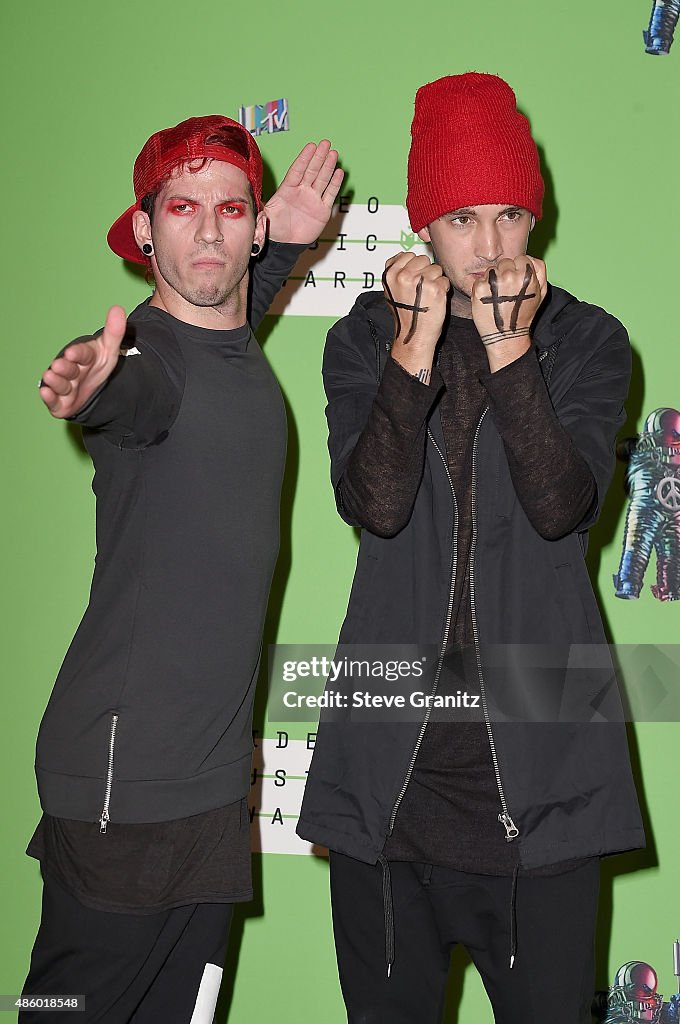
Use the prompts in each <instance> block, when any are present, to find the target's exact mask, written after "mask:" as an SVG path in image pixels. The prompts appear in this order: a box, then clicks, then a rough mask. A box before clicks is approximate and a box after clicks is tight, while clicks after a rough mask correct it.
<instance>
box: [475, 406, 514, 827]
mask: <svg viewBox="0 0 680 1024" xmlns="http://www.w3.org/2000/svg"><path fill="white" fill-rule="evenodd" d="M488 411H489V407H488V405H487V407H486V409H485V410H484V412H483V413H482V415H481V418H480V420H479V423H478V424H477V430H476V431H475V439H474V442H473V445H472V501H471V513H472V539H471V541H470V571H469V582H470V612H471V615H472V636H473V638H474V642H475V656H476V659H477V675H478V676H479V692H480V695H481V698H482V709H483V711H484V721H485V723H486V731H487V735H488V737H489V747H490V748H491V760H492V761H493V770H494V774H495V776H496V786H497V787H498V795H499V797H500V801H501V807H502V809H503V810H502V812H501V814H499V815H498V820H499V821H500V823H501V825H502V826H503V828H504V829H505V839H506V841H507V842H512V840H513V839H516V838H517V836H518V835H519V829H518V828H517V826H516V825H515V823H514V821H513V820H512V817H511V815H510V812H509V810H508V805H507V802H506V799H505V793H504V792H503V782H502V780H501V771H500V767H499V764H498V754H497V752H496V743H495V741H494V738H493V730H492V728H491V719H490V718H489V707H488V704H487V700H486V690H485V688H484V674H483V672H482V659H481V654H480V650H479V632H478V629H477V613H476V609H475V551H476V548H477V505H476V495H475V488H476V484H477V445H478V441H479V431H480V428H481V426H482V421H483V420H484V417H485V416H486V414H487V413H488Z"/></svg>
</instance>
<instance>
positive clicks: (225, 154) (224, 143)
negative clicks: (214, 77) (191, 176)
mask: <svg viewBox="0 0 680 1024" xmlns="http://www.w3.org/2000/svg"><path fill="white" fill-rule="evenodd" d="M206 158H210V159H212V160H222V161H224V163H228V164H233V165H234V167H238V168H239V169H240V170H242V171H243V173H244V174H245V176H246V178H247V179H248V181H249V182H250V185H251V187H252V190H253V194H254V196H255V203H256V205H257V209H258V211H259V210H261V209H262V156H261V154H260V150H259V149H258V146H257V143H256V142H255V139H254V138H253V136H252V135H251V134H250V132H249V131H248V129H247V128H244V127H243V125H242V124H239V122H238V121H232V119H231V118H230V117H223V116H222V115H221V114H211V115H209V116H207V117H190V118H189V119H188V120H186V121H182V122H180V124H177V125H175V127H174V128H165V129H164V130H163V131H160V132H156V133H155V135H152V136H151V138H150V139H148V140H147V141H146V142H145V143H144V147H143V149H142V151H141V153H140V154H139V156H138V157H137V159H136V160H135V166H134V171H133V173H132V184H133V187H134V190H135V198H136V202H135V203H134V204H133V205H132V206H131V207H130V208H129V209H127V210H126V211H125V213H123V214H121V216H120V217H119V218H118V220H117V221H116V222H115V223H114V224H113V225H112V226H111V228H110V230H109V233H108V235H107V236H106V240H107V242H108V243H109V246H110V248H111V249H113V251H114V252H115V253H116V255H117V256H120V257H122V259H124V260H129V261H130V262H131V263H141V264H142V266H148V264H149V260H148V259H147V257H146V256H144V255H143V253H142V252H141V250H140V248H139V246H138V245H137V242H136V241H135V235H134V231H133V230H132V215H133V213H134V212H135V210H139V209H141V200H142V198H143V197H144V196H145V195H148V193H150V192H155V191H156V190H157V189H158V186H159V185H160V184H161V183H162V182H163V181H165V180H166V178H168V177H169V175H170V174H171V173H172V171H173V170H174V169H175V168H176V167H179V166H181V165H182V164H184V163H187V162H188V161H190V160H202V159H206Z"/></svg>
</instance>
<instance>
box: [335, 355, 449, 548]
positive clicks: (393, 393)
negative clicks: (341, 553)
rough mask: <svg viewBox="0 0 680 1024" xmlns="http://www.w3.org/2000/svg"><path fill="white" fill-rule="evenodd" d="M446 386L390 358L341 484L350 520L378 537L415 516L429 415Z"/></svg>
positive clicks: (388, 534)
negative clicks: (424, 380)
mask: <svg viewBox="0 0 680 1024" xmlns="http://www.w3.org/2000/svg"><path fill="white" fill-rule="evenodd" d="M441 387H442V382H441V378H440V377H439V374H438V372H437V371H435V372H434V374H433V379H432V382H431V384H430V385H429V386H427V385H425V384H423V383H421V382H420V381H418V380H417V379H416V378H415V377H413V376H411V375H410V374H409V373H408V372H407V371H406V370H404V369H403V367H401V366H400V365H399V364H398V363H397V362H396V361H395V360H394V359H388V361H387V364H386V367H385V372H384V374H383V378H382V381H381V384H380V387H379V389H378V393H377V395H376V397H375V400H374V403H373V408H372V410H371V413H370V415H369V418H368V422H367V423H366V426H365V427H364V430H363V431H362V433H361V435H360V437H359V440H358V441H357V443H356V445H355V447H354V450H353V452H352V454H351V455H350V457H349V460H348V462H347V465H346V467H345V470H344V472H343V474H342V477H341V479H340V483H339V484H338V490H339V495H338V496H339V499H340V501H341V502H342V506H343V508H344V510H345V512H346V513H347V514H348V516H349V518H351V519H352V520H354V521H355V522H357V523H359V524H360V525H361V526H363V527H365V528H366V529H367V530H370V531H371V533H375V534H377V535H378V536H385V537H389V536H393V535H394V534H395V533H398V532H399V530H400V529H402V528H403V527H404V526H405V525H406V523H407V522H408V518H409V516H410V514H411V510H412V508H413V503H414V501H415V497H416V492H417V490H418V485H419V483H420V479H421V476H422V472H423V463H424V460H425V447H426V439H427V417H428V415H429V413H430V410H431V409H432V406H433V405H434V403H435V401H436V399H437V397H438V395H439V392H440V390H441Z"/></svg>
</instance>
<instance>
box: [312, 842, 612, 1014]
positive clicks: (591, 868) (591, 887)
mask: <svg viewBox="0 0 680 1024" xmlns="http://www.w3.org/2000/svg"><path fill="white" fill-rule="evenodd" d="M330 866H331V871H330V875H331V897H332V903H333V929H334V933H335V946H336V952H337V958H338V968H339V972H340V983H341V986H342V992H343V996H344V999H345V1005H346V1007H347V1019H348V1021H349V1022H350V1024H439V1022H440V1021H441V1018H442V1010H443V1005H444V997H445V990H446V980H447V975H448V971H449V961H450V956H451V950H452V949H453V947H454V946H455V945H456V944H457V943H460V944H461V945H463V946H464V947H465V948H466V949H467V951H468V953H469V954H470V957H471V958H472V960H473V962H474V964H475V966H476V968H477V970H478V971H479V973H480V975H481V977H482V981H483V982H484V987H485V988H486V991H487V994H488V996H489V999H490V1001H491V1004H492V1006H493V1011H494V1019H495V1021H496V1022H497V1024H546V1022H547V1021H549V1022H550V1024H590V1021H591V1016H590V1004H591V1000H592V998H593V989H594V983H595V978H594V973H595V968H594V956H593V944H594V933H595V918H596V912H597V899H598V890H599V862H598V861H597V860H593V861H590V862H588V863H587V864H586V865H585V866H583V867H581V868H578V869H576V870H574V871H570V872H566V873H564V874H560V875H554V876H551V877H543V878H536V877H533V878H532V877H520V878H518V879H517V889H516V900H515V924H516V938H517V943H516V957H515V962H514V966H513V967H512V968H510V946H511V934H510V932H511V926H510V919H511V893H512V880H511V879H510V878H501V877H496V876H492V875H473V874H467V873H466V872H462V871H453V870H451V869H449V868H440V867H433V866H431V865H425V864H406V863H392V864H391V865H390V868H391V879H392V900H393V907H394V937H395V950H394V964H393V967H392V971H391V975H390V977H389V978H388V977H387V970H386V959H385V901H384V899H383V874H382V869H381V867H380V865H379V864H377V865H375V866H371V865H367V864H363V863H361V862H360V861H357V860H353V859H352V858H350V857H345V856H342V855H341V854H336V853H331V858H330Z"/></svg>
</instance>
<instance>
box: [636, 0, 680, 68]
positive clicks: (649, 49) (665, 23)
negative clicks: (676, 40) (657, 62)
mask: <svg viewBox="0 0 680 1024" xmlns="http://www.w3.org/2000/svg"><path fill="white" fill-rule="evenodd" d="M679 14H680V0H655V2H654V5H653V7H652V15H651V18H650V19H649V28H648V29H647V31H646V32H643V33H642V38H643V39H644V41H645V53H651V54H653V55H654V56H661V55H664V56H665V55H667V54H668V52H669V50H670V48H671V46H672V45H673V33H674V32H675V26H676V25H677V23H678V15H679Z"/></svg>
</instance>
